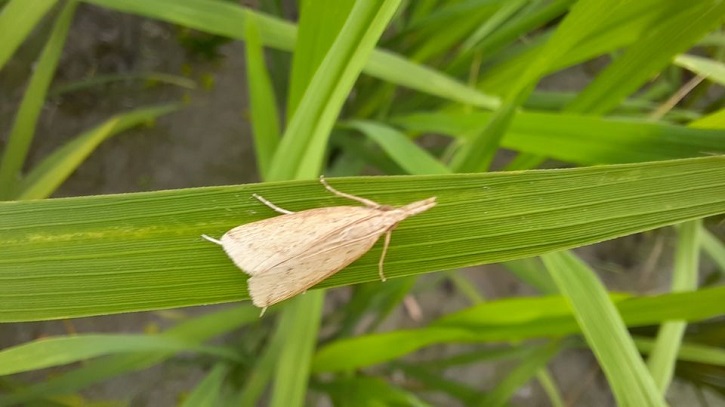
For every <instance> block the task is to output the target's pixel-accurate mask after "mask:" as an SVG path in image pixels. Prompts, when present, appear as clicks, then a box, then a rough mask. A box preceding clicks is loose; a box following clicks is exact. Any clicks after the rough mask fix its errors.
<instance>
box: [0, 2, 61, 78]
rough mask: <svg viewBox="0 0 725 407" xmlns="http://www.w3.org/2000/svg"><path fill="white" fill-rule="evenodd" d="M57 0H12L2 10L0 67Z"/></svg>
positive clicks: (0, 22)
mask: <svg viewBox="0 0 725 407" xmlns="http://www.w3.org/2000/svg"><path fill="white" fill-rule="evenodd" d="M57 2H58V1H57V0H11V1H9V2H7V3H6V4H5V5H4V6H3V8H2V12H0V38H2V39H3V45H2V47H0V69H2V68H3V67H4V66H5V63H7V62H8V60H9V59H10V57H11V56H12V55H13V54H14V53H15V50H17V49H18V47H19V46H20V44H21V43H22V42H23V41H25V39H26V38H28V35H30V32H31V31H33V29H34V28H35V27H36V26H37V25H38V23H40V20H41V19H42V18H43V16H45V14H46V13H48V11H49V10H50V9H51V8H52V7H53V6H54V5H55V4H56V3H57Z"/></svg>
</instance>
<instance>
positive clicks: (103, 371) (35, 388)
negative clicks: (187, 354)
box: [0, 306, 259, 406]
mask: <svg viewBox="0 0 725 407" xmlns="http://www.w3.org/2000/svg"><path fill="white" fill-rule="evenodd" d="M258 320H259V311H258V310H257V309H256V308H254V307H252V306H242V307H232V308H229V309H225V310H222V311H217V312H213V313H211V314H207V315H203V316H201V317H197V318H193V319H190V320H188V321H185V322H182V323H180V324H178V325H176V326H175V327H173V328H170V329H168V330H167V331H165V332H163V333H161V334H159V336H163V337H169V338H172V339H175V340H181V341H183V342H185V343H189V344H196V345H198V344H200V343H202V342H204V341H206V340H207V339H209V338H212V337H214V336H217V335H221V334H224V333H227V332H230V331H232V330H234V329H237V328H238V327H239V326H241V325H245V324H248V323H251V322H255V321H258ZM174 354H175V352H174V351H173V350H170V349H164V350H160V351H156V352H143V353H137V354H133V355H130V354H119V355H112V356H108V357H104V358H99V359H95V360H90V361H87V362H86V363H84V364H83V366H81V367H79V368H78V369H75V370H71V371H69V372H66V373H63V374H60V375H55V376H54V377H52V378H49V379H46V380H44V381H41V382H39V383H37V384H34V385H30V386H28V387H25V388H22V389H19V390H17V392H15V393H13V394H9V395H6V396H2V395H0V406H6V405H18V404H21V403H25V402H27V401H30V400H35V399H38V398H42V397H51V396H54V395H58V394H65V393H72V392H75V391H78V390H81V389H83V388H86V387H88V386H90V385H92V384H94V383H100V382H102V381H104V380H107V379H110V378H112V377H116V376H119V375H122V374H124V373H129V372H133V371H137V370H141V369H145V368H148V367H149V366H153V365H154V364H157V363H160V362H163V361H164V360H166V359H168V358H170V357H172V356H173V355H174Z"/></svg>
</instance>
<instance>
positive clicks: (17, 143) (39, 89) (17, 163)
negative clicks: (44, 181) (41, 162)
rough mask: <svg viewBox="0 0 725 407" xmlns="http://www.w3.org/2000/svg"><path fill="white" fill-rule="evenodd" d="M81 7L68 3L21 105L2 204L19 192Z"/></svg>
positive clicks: (3, 165)
mask: <svg viewBox="0 0 725 407" xmlns="http://www.w3.org/2000/svg"><path fill="white" fill-rule="evenodd" d="M77 5H78V3H77V2H76V1H69V2H68V3H66V5H65V7H64V8H63V10H62V11H61V13H60V15H58V18H57V19H56V21H55V24H54V25H53V30H52V31H51V33H50V37H49V38H48V41H47V42H46V44H45V47H43V52H42V53H41V55H40V58H39V59H38V63H37V64H35V70H34V72H33V76H32V77H31V79H30V83H29V84H28V88H27V89H26V91H25V95H24V96H23V100H22V102H21V103H20V108H19V109H18V113H17V115H16V117H15V123H13V127H12V130H11V131H10V137H9V139H8V143H7V145H6V147H5V152H4V154H3V157H2V162H0V200H6V199H9V198H11V197H12V195H13V191H14V190H15V188H16V184H17V182H18V179H19V176H20V173H21V171H22V168H23V164H24V163H25V158H26V157H27V155H28V150H29V149H30V144H31V143H32V141H33V135H34V134H35V127H36V125H37V121H38V116H40V112H41V110H42V109H43V104H44V103H45V95H46V94H47V93H48V87H49V86H50V82H51V80H52V79H53V75H54V74H55V69H56V67H57V66H58V61H59V60H60V54H61V51H62V50H63V44H65V40H66V37H67V36H68V29H69V28H70V24H71V21H72V20H73V15H74V13H75V9H76V7H77Z"/></svg>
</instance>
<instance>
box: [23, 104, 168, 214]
mask: <svg viewBox="0 0 725 407" xmlns="http://www.w3.org/2000/svg"><path fill="white" fill-rule="evenodd" d="M178 108H179V106H178V105H165V106H157V107H151V108H146V109H138V110H134V111H132V112H128V113H123V114H119V115H116V116H114V117H112V118H110V119H108V120H106V121H105V122H104V123H103V124H101V125H99V126H97V127H95V128H93V129H91V130H88V131H86V132H85V133H83V134H81V135H79V136H78V137H76V138H75V139H73V140H72V141H70V142H68V143H67V144H66V145H65V146H63V147H60V148H58V149H57V150H56V151H54V152H53V153H52V154H51V155H49V156H48V157H46V158H45V159H44V160H43V161H42V162H40V164H38V165H37V166H36V167H35V168H33V170H32V171H31V172H30V173H29V174H28V175H27V176H26V177H25V178H23V180H22V181H21V183H20V185H19V186H18V195H17V196H16V197H15V199H18V200H21V199H43V198H47V197H48V196H50V195H51V194H52V193H53V191H55V190H56V189H57V188H58V186H60V185H61V184H62V183H63V182H64V181H65V180H66V179H67V178H68V177H69V176H70V175H71V174H72V173H73V171H75V170H76V169H77V168H78V167H79V166H80V165H81V164H82V163H83V161H84V160H85V159H86V158H87V157H88V156H89V155H90V154H91V153H92V152H93V151H94V150H95V149H96V147H98V146H99V145H100V144H101V143H102V142H104V141H105V140H107V139H108V138H110V137H113V136H115V135H117V134H119V133H121V132H123V131H124V130H127V129H129V128H132V127H135V126H138V125H140V124H143V123H148V122H151V121H152V120H154V119H156V118H157V117H159V116H162V115H165V114H167V113H170V112H172V111H174V110H177V109H178Z"/></svg>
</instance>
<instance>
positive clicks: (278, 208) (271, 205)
mask: <svg viewBox="0 0 725 407" xmlns="http://www.w3.org/2000/svg"><path fill="white" fill-rule="evenodd" d="M252 196H253V197H255V198H257V199H258V200H259V202H261V203H263V204H265V205H267V206H268V207H269V208H271V209H272V210H274V211H275V212H279V213H283V214H285V215H291V214H293V213H294V212H292V211H288V210H287V209H282V208H280V207H279V206H277V205H275V204H273V203H272V202H269V201H268V200H266V199H264V198H262V197H261V196H259V195H257V194H252Z"/></svg>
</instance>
